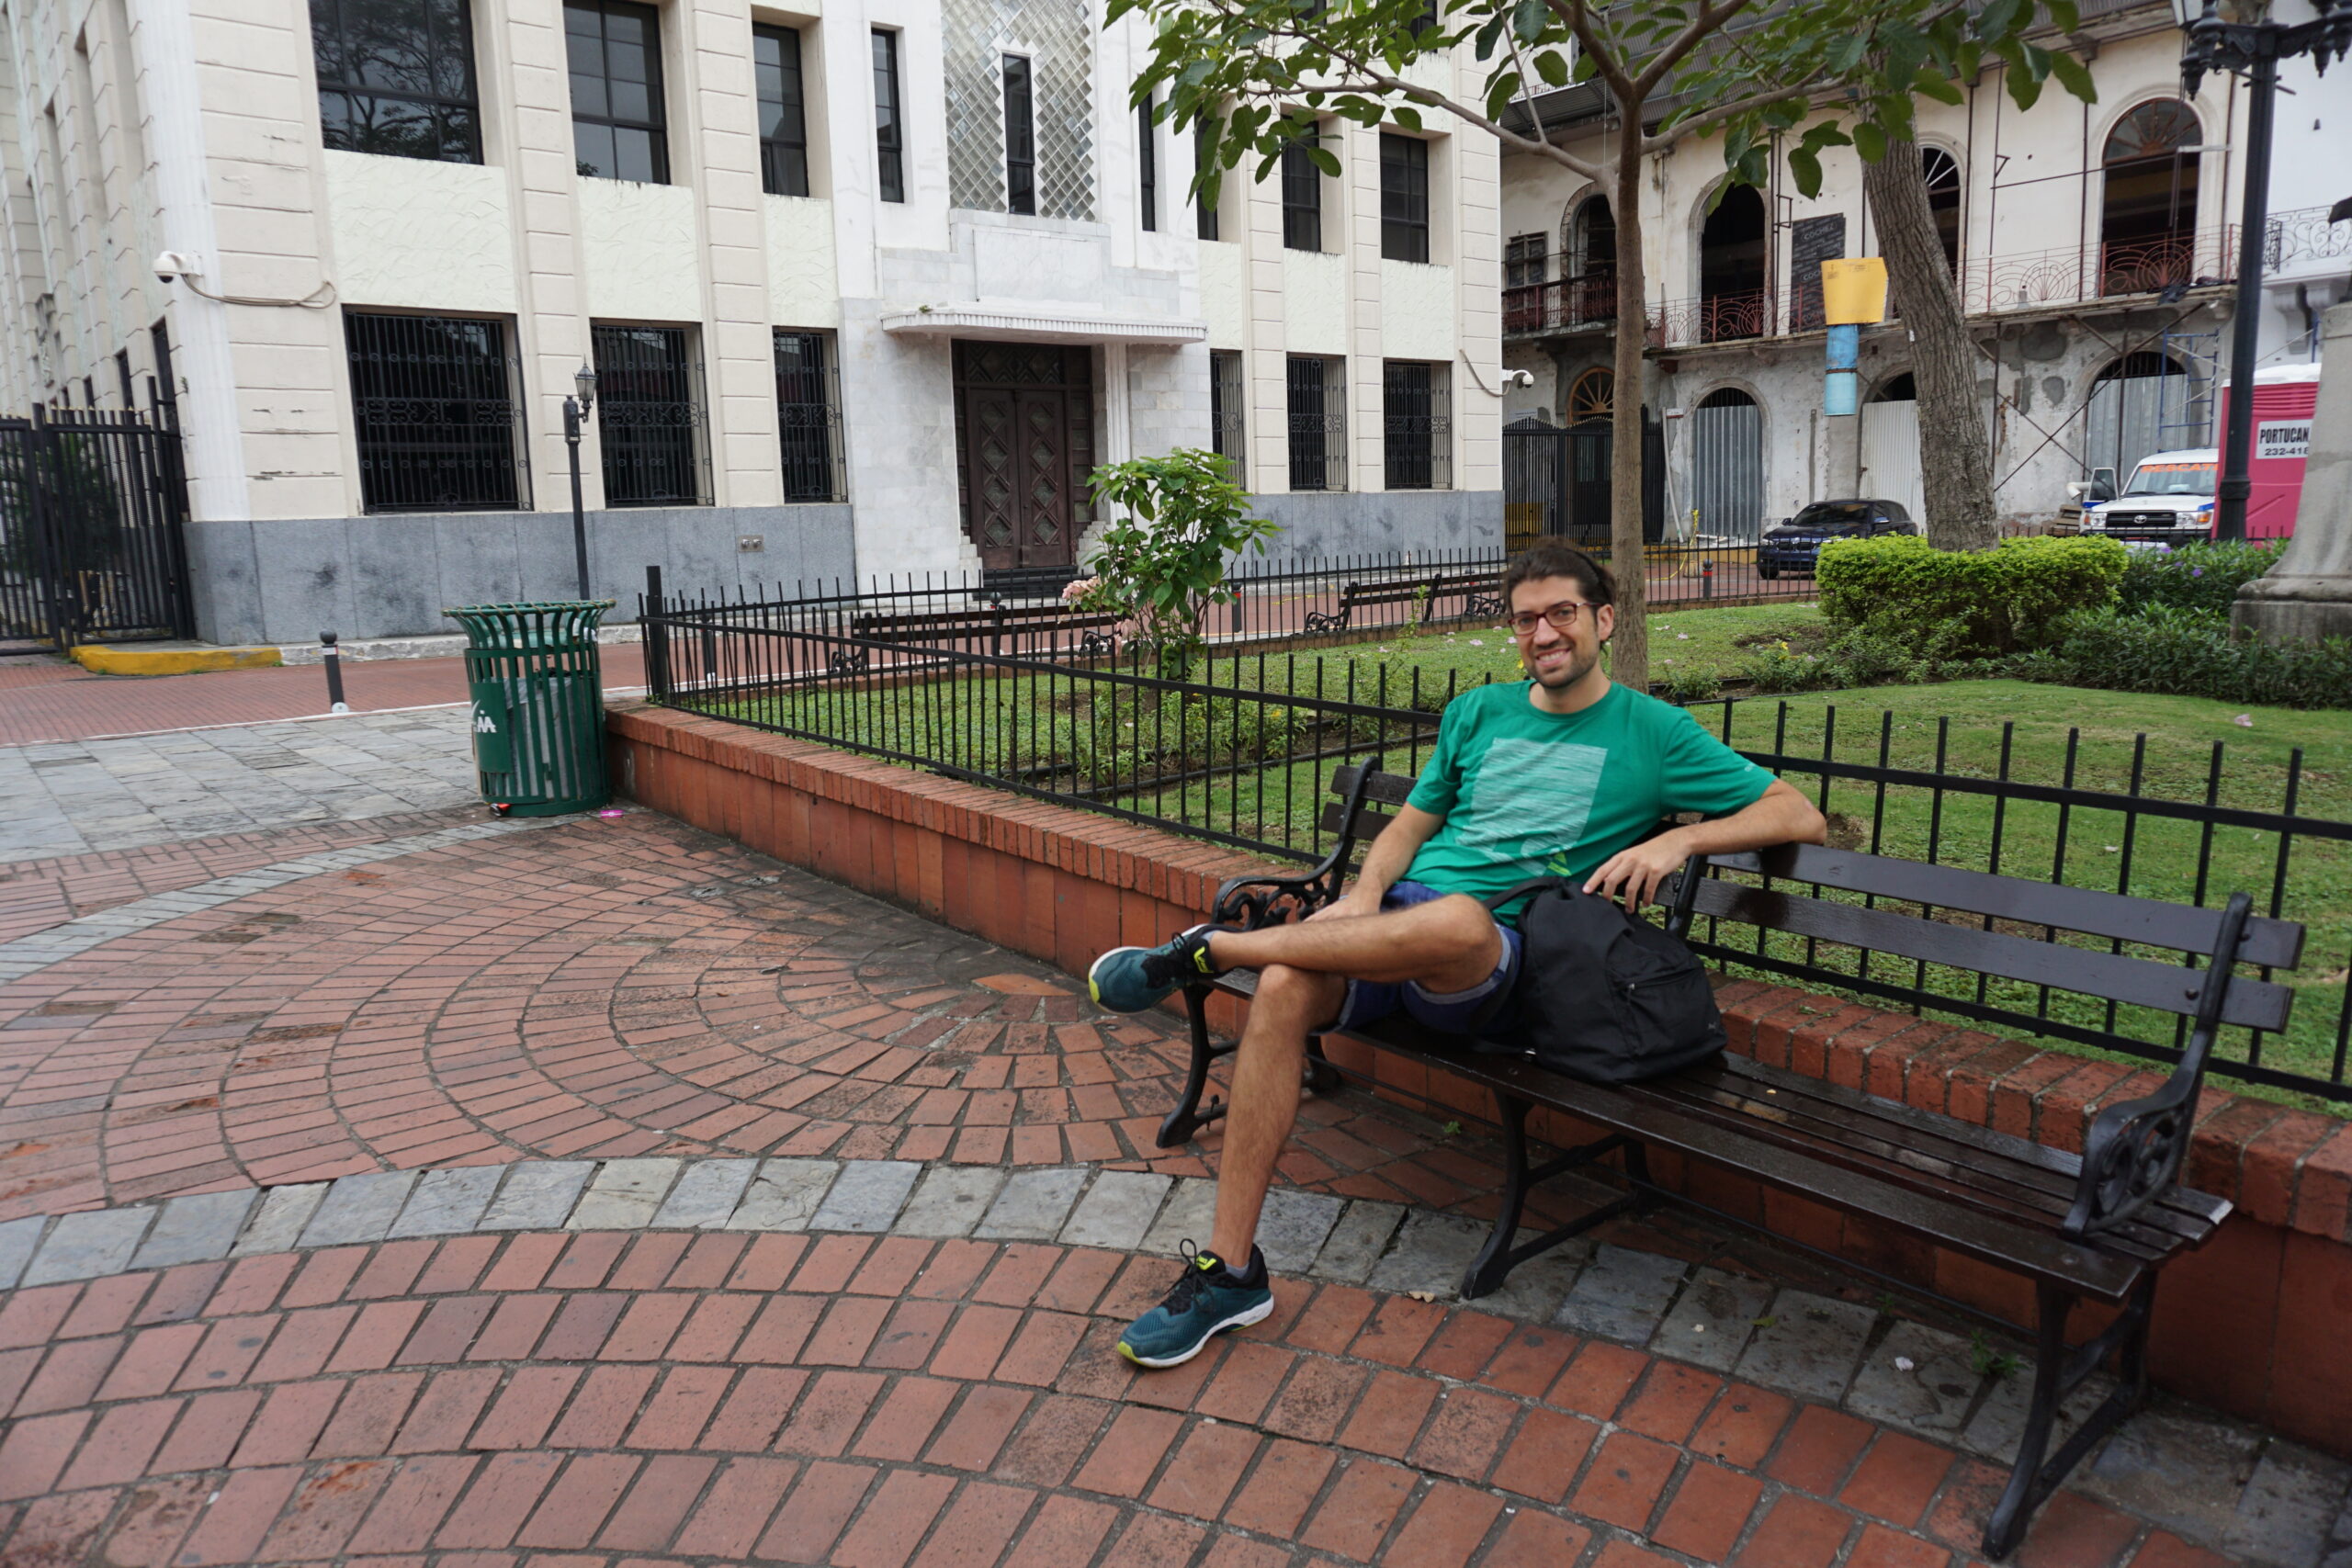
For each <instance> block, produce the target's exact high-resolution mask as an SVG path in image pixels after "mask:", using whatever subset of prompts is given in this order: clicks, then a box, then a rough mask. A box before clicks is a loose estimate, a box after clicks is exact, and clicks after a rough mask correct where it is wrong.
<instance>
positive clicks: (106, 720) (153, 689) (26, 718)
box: [0, 643, 645, 746]
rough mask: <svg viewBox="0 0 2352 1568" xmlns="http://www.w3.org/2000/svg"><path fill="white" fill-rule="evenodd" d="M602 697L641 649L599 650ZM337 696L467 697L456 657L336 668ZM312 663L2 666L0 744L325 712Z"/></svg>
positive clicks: (628, 678)
mask: <svg viewBox="0 0 2352 1568" xmlns="http://www.w3.org/2000/svg"><path fill="white" fill-rule="evenodd" d="M604 671H605V689H606V690H608V691H612V690H627V689H633V688H636V687H639V686H642V685H644V684H645V660H644V650H643V649H641V648H639V645H637V644H636V643H616V644H613V645H611V646H609V647H607V648H605V650H604ZM343 686H344V698H345V701H346V702H347V703H349V704H350V705H351V706H352V707H353V708H354V709H355V710H356V711H358V712H361V713H375V712H381V711H383V710H385V709H389V708H406V707H424V706H426V705H431V704H435V703H461V702H464V701H465V700H466V673H465V660H462V659H368V660H349V661H346V662H345V664H344V667H343ZM326 705H327V681H326V676H325V674H324V673H323V672H322V671H321V670H320V669H319V667H318V666H316V665H285V666H281V667H279V668H277V669H274V670H216V671H208V672H206V673H204V674H201V675H150V676H130V675H92V674H90V673H88V672H87V671H83V670H81V669H79V668H78V667H64V668H61V667H59V666H55V665H18V666H16V667H13V668H6V669H0V746H27V745H32V744H35V743H38V742H40V741H49V740H83V739H90V738H92V737H96V736H101V735H137V734H144V733H148V732H152V731H154V730H163V729H186V728H192V727H195V726H198V725H213V724H261V723H266V722H267V721H269V720H272V719H288V718H310V717H314V716H318V715H320V714H322V713H324V712H325V711H326Z"/></svg>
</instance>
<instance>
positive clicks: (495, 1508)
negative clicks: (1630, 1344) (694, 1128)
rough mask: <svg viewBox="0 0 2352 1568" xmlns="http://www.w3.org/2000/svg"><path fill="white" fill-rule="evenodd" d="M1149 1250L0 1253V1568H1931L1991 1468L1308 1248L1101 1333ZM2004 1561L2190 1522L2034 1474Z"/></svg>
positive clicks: (2051, 1562) (511, 1239)
mask: <svg viewBox="0 0 2352 1568" xmlns="http://www.w3.org/2000/svg"><path fill="white" fill-rule="evenodd" d="M1168 1268H1169V1265H1168V1263H1167V1262H1166V1260H1164V1259H1143V1258H1126V1257H1125V1256H1123V1255H1120V1254H1116V1253H1110V1252H1099V1251H1091V1250H1084V1249H1065V1248H1062V1247H1046V1246H1031V1245H1022V1244H1012V1245H999V1244H994V1243H986V1242H972V1241H946V1242H931V1241H922V1240H916V1239H912V1238H906V1237H888V1238H880V1239H876V1238H869V1237H863V1236H851V1235H828V1236H824V1237H821V1238H817V1237H807V1236H800V1235H761V1236H758V1237H756V1238H755V1237H752V1236H746V1235H725V1234H712V1235H697V1234H693V1233H684V1232H659V1233H642V1234H639V1235H631V1236H628V1237H626V1238H624V1237H622V1236H620V1235H615V1234H613V1233H595V1234H586V1235H566V1234H560V1233H559V1234H529V1235H514V1236H497V1235H479V1236H466V1237H459V1238H456V1239H452V1240H447V1241H439V1242H435V1241H404V1242H394V1243H388V1244H384V1245H381V1246H378V1247H346V1248H338V1249H334V1250H328V1251H321V1252H314V1253H310V1254H282V1255H271V1256H261V1257H254V1258H243V1259H240V1260H238V1261H236V1262H234V1263H229V1264H221V1263H214V1264H201V1265H192V1266H188V1267H184V1268H179V1269H170V1270H166V1271H163V1272H160V1273H155V1272H150V1273H144V1274H135V1275H126V1276H119V1277H115V1278H110V1279H106V1280H97V1281H94V1282H91V1283H88V1284H66V1285H55V1286H47V1287H40V1288H36V1289H28V1290H21V1291H17V1292H14V1293H13V1294H10V1295H5V1296H0V1410H6V1411H8V1412H9V1414H10V1417H11V1419H10V1424H9V1426H8V1427H7V1429H6V1436H5V1438H0V1562H7V1563H9V1564H12V1565H18V1564H21V1565H25V1568H30V1565H33V1564H51V1563H55V1564H63V1563H69V1562H71V1563H78V1562H93V1563H96V1562H105V1563H109V1564H122V1565H131V1564H156V1565H161V1564H165V1563H169V1564H187V1565H189V1568H198V1565H202V1564H211V1563H234V1562H266V1563H278V1562H286V1563H296V1562H304V1563H323V1562H342V1563H350V1564H358V1563H378V1564H384V1565H387V1568H389V1565H390V1564H394V1563H399V1564H410V1565H415V1568H424V1565H427V1564H435V1565H439V1568H526V1565H529V1568H589V1565H592V1564H594V1565H606V1568H623V1565H627V1564H638V1563H642V1564H652V1563H671V1562H697V1563H712V1562H746V1561H761V1562H811V1563H813V1562H831V1563H837V1564H842V1565H843V1568H905V1565H909V1564H911V1565H912V1568H991V1565H993V1564H997V1563H1000V1562H1001V1563H1004V1564H1006V1565H1007V1568H1012V1565H1015V1564H1021V1565H1028V1564H1035V1565H1038V1568H1064V1565H1084V1564H1087V1563H1090V1562H1099V1563H1101V1564H1102V1565H1103V1568H1114V1565H1116V1568H1126V1565H1136V1568H1144V1565H1150V1564H1164V1565H1168V1568H1184V1565H1187V1564H1197V1565H1198V1568H1288V1565H1296V1568H1317V1565H1323V1564H1332V1563H1340V1562H1384V1563H1395V1564H1398V1565H1400V1568H1402V1565H1405V1564H1411V1565H1414V1568H1454V1565H1463V1564H1472V1563H1476V1564H1479V1565H1481V1568H1572V1565H1579V1564H1581V1565H1585V1568H1659V1565H1668V1564H1688V1563H1718V1562H1730V1563H1736V1564H1758V1565H1761V1568H1816V1565H1825V1564H1831V1563H1843V1564H1847V1565H1848V1568H1895V1565H1900V1568H1958V1565H1960V1564H1964V1563H1968V1562H1972V1561H1973V1559H1972V1558H1971V1556H1970V1553H1971V1551H1973V1547H1974V1545H1975V1542H1976V1540H1977V1538H1978V1533H1979V1531H1980V1529H1981V1527H1982V1520H1983V1517H1984V1515H1985V1510H1986V1508H1987V1507H1988V1506H1989V1505H1990V1502H1991V1500H1992V1498H1993V1496H1994V1495H1995V1492H1996V1482H1997V1479H1998V1477H1997V1474H1996V1472H1994V1471H1992V1470H1991V1469H1989V1468H1988V1467H1986V1466H1985V1465H1984V1464H1982V1463H1980V1462H1978V1461H1974V1460H1972V1459H1969V1458H1966V1457H1963V1456H1961V1455H1957V1454H1954V1453H1952V1452H1951V1451H1949V1450H1943V1449H1939V1448H1936V1447H1933V1446H1931V1445H1928V1444H1924V1443H1921V1442H1918V1441H1917V1440H1916V1439H1913V1438H1905V1437H1902V1436H1899V1435H1896V1434H1893V1433H1888V1432H1883V1431H1880V1430H1878V1429H1875V1428H1873V1427H1870V1426H1869V1425H1868V1424H1867V1423H1862V1422H1859V1421H1855V1420H1854V1419H1852V1418H1851V1417H1849V1416H1841V1415H1838V1414H1837V1413H1835V1412H1832V1411H1827V1410H1823V1409H1819V1408H1815V1407H1812V1406H1806V1405H1802V1404H1792V1402H1791V1401H1789V1400H1787V1399H1785V1398H1783V1397H1781V1396H1780V1395H1778V1394H1773V1393H1767V1392H1765V1391H1763V1390H1760V1389H1756V1388H1752V1387H1747V1386H1745V1385H1742V1384H1739V1383H1736V1382H1724V1380H1723V1379H1721V1378H1718V1377H1716V1376H1714V1375H1713V1374H1711V1373H1707V1372H1702V1371H1698V1370H1696V1369H1694V1368H1690V1367H1686V1366H1680V1365H1678V1364H1675V1363H1671V1362H1668V1361H1663V1360H1660V1359H1655V1358H1652V1357H1648V1356H1645V1355H1644V1354H1642V1353H1640V1352H1638V1351H1634V1350H1630V1349H1626V1348H1623V1347H1621V1346H1614V1345H1605V1344H1601V1343H1600V1342H1590V1343H1580V1342H1579V1341H1578V1340H1577V1338H1576V1337H1574V1336H1573V1335H1570V1334H1567V1333H1566V1332H1563V1331H1559V1330H1555V1329H1548V1328H1531V1327H1527V1326H1524V1325H1517V1324H1512V1323H1509V1322H1506V1321H1504V1320H1502V1319H1498V1318H1493V1317H1488V1316H1486V1315H1484V1314H1479V1313H1476V1312H1472V1311H1468V1310H1457V1311H1453V1312H1443V1313H1442V1312H1440V1311H1438V1310H1437V1309H1435V1308H1424V1307H1421V1306H1420V1305H1419V1303H1411V1302H1408V1301H1400V1300H1384V1299H1382V1298H1380V1297H1376V1296H1373V1295H1368V1294H1366V1293H1365V1292H1360V1291H1356V1290H1352V1289H1350V1288H1347V1287H1344V1286H1339V1285H1326V1286H1323V1287H1322V1288H1320V1290H1317V1289H1315V1288H1313V1287H1311V1286H1309V1285H1305V1284H1295V1283H1292V1282H1289V1281H1284V1282H1283V1283H1281V1284H1279V1285H1278V1286H1277V1312H1276V1314H1275V1315H1274V1316H1273V1317H1272V1319H1270V1320H1269V1321H1268V1322H1267V1323H1266V1324H1265V1325H1261V1326H1260V1327H1258V1328H1255V1329H1251V1330H1249V1331H1246V1332H1245V1333H1244V1334H1242V1335H1240V1336H1238V1337H1232V1338H1229V1339H1227V1340H1226V1341H1223V1342H1221V1343H1220V1344H1218V1345H1217V1346H1216V1347H1215V1348H1213V1349H1212V1350H1211V1351H1210V1352H1208V1353H1206V1354H1204V1356H1202V1357H1201V1358H1200V1359H1197V1360H1196V1361H1194V1362H1193V1363H1192V1364H1190V1365H1188V1366H1186V1367H1183V1368H1182V1369H1179V1370H1176V1371H1170V1372H1164V1373H1157V1374H1146V1375H1142V1376H1136V1375H1134V1374H1132V1373H1131V1372H1130V1371H1129V1370H1128V1369H1127V1368H1126V1367H1125V1364H1124V1363H1122V1362H1120V1361H1119V1360H1118V1359H1116V1358H1115V1357H1114V1356H1113V1355H1112V1354H1111V1353H1110V1350H1109V1346H1110V1343H1111V1341H1112V1339H1113V1338H1114V1337H1115V1335H1116V1333H1117V1331H1118V1326H1119V1325H1120V1324H1121V1323H1122V1322H1123V1321H1124V1320H1125V1318H1127V1317H1128V1316H1129V1315H1131V1314H1133V1313H1134V1312H1136V1310H1137V1309H1138V1308H1139V1307H1141V1306H1142V1305H1144V1304H1146V1303H1148V1302H1150V1301H1151V1300H1153V1299H1155V1298H1156V1297H1157V1295H1158V1294H1159V1291H1160V1289H1161V1288H1162V1287H1163V1286H1164V1285H1165V1284H1166V1282H1167V1273H1168ZM1399 1314H1405V1315H1409V1316H1411V1317H1412V1318H1413V1319H1414V1323H1415V1331H1414V1333H1413V1334H1412V1335H1410V1336H1407V1337H1406V1339H1407V1340H1408V1342H1407V1343H1403V1344H1401V1345H1400V1343H1399V1336H1398V1334H1397V1324H1396V1322H1395V1319H1396V1318H1397V1316H1398V1315H1399ZM1357 1325H1363V1326H1362V1327H1361V1328H1359V1327H1358V1326H1357ZM1601 1363H1605V1365H1601ZM1668 1410H1670V1411H1671V1412H1672V1415H1671V1416H1670V1418H1668V1417H1665V1416H1662V1412H1665V1411H1668ZM1662 1419H1663V1420H1665V1422H1666V1424H1665V1426H1664V1427H1661V1425H1660V1422H1661V1420H1662ZM1833 1426H1834V1427H1836V1431H1835V1432H1834V1433H1832V1434H1831V1437H1833V1438H1835V1440H1834V1441H1827V1440H1825V1438H1824V1437H1823V1434H1822V1430H1821V1429H1822V1428H1825V1427H1833ZM2223 1561H2224V1560H2223V1559H2222V1558H2220V1557H2216V1556H2213V1555H2211V1554H2210V1553H2206V1552H2202V1551H2197V1550H2194V1549H2191V1548H2189V1547H2187V1546H2185V1545H2183V1544H2182V1543H2181V1542H2179V1541H2177V1540H2175V1539H2174V1538H2172V1537H2171V1536H2169V1535H2166V1534H2165V1533H2164V1532H2163V1531H2161V1530H2153V1529H2150V1528H2149V1527H2148V1526H2147V1525H2146V1524H2145V1523H2144V1522H2143V1521H2142V1520H2140V1519H2138V1518H2134V1517H2131V1516H2129V1515H2126V1514H2121V1513H2118V1512H2116V1511H2114V1510H2112V1509H2110V1508H2108V1507H2106V1506H2102V1505H2100V1504H2098V1503H2095V1502H2093V1501H2091V1500H2089V1499H2088V1498H2086V1497H2084V1496H2081V1495H2076V1494H2072V1493H2068V1494H2063V1495H2061V1496H2060V1497H2059V1498H2058V1499H2057V1500H2055V1501H2054V1502H2053V1503H2052V1506H2050V1508H2049V1509H2048V1510H2046V1512H2045V1513H2044V1515H2043V1517H2042V1519H2041V1522H2040V1523H2039V1524H2038V1525H2037V1528H2036V1529H2035V1530H2034V1532H2033V1534H2032V1536H2031V1537H2030V1539H2029V1541H2028V1543H2027V1546H2026V1548H2025V1549H2024V1551H2023V1552H2022V1553H2021V1554H2020V1556H2019V1557H2018V1562H2020V1563H2021V1564H2025V1565H2028V1568H2100V1565H2117V1568H2120V1565H2122V1564H2127V1563H2128V1564H2135V1565H2137V1568H2160V1565H2167V1568H2168V1565H2183V1568H2186V1565H2191V1564H2205V1565H2211V1568H2220V1565H2221V1564H2222V1563H2223Z"/></svg>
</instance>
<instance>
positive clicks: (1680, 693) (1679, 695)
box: [1650, 663, 1724, 705]
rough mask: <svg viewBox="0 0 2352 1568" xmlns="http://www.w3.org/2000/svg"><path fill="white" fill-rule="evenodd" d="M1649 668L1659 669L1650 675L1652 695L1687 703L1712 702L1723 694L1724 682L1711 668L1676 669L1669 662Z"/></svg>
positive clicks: (1673, 701) (1670, 700)
mask: <svg viewBox="0 0 2352 1568" xmlns="http://www.w3.org/2000/svg"><path fill="white" fill-rule="evenodd" d="M1651 668H1652V669H1654V670H1658V671H1661V672H1660V673H1658V674H1656V675H1654V676H1652V677H1651V680H1650V694H1651V695H1652V696H1657V697H1664V698H1665V699H1666V700H1667V701H1668V702H1669V703H1681V704H1684V705H1689V704H1691V703H1704V702H1712V701H1713V700H1714V699H1715V698H1716V697H1719V696H1721V695H1723V689H1724V683H1723V682H1722V680H1721V679H1719V678H1718V677H1717V676H1716V674H1715V672H1714V671H1712V670H1700V669H1681V670H1678V669H1676V668H1675V667H1674V666H1673V665H1672V664H1671V663H1661V664H1655V665H1653V666H1652V667H1651Z"/></svg>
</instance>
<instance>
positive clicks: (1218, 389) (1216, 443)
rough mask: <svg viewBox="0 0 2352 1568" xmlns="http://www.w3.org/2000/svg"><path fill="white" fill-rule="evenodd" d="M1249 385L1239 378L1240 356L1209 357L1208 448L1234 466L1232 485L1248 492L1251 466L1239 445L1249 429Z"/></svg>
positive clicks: (1221, 352)
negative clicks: (1246, 419) (1245, 413)
mask: <svg viewBox="0 0 2352 1568" xmlns="http://www.w3.org/2000/svg"><path fill="white" fill-rule="evenodd" d="M1249 406H1250V390H1249V383H1248V382H1246V381H1244V380H1243V379H1242V378H1241V355H1239V354H1238V353H1234V352H1231V351H1229V350H1225V349H1216V350H1212V351H1211V352H1210V354H1209V449H1210V450H1211V451H1213V452H1215V453H1216V455H1217V456H1218V457H1222V458H1224V459H1225V460H1226V461H1227V463H1229V464H1231V465H1232V466H1233V476H1232V477H1233V482H1234V483H1235V484H1238V485H1240V486H1242V487H1243V488H1244V489H1247V488H1248V486H1249V483H1250V465H1249V460H1248V458H1247V457H1244V456H1243V446H1242V442H1243V440H1244V438H1245V437H1246V435H1247V434H1248V426H1247V424H1246V423H1245V422H1244V421H1243V419H1242V411H1243V410H1244V409H1246V408H1248V407H1249Z"/></svg>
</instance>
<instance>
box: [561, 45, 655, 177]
mask: <svg viewBox="0 0 2352 1568" xmlns="http://www.w3.org/2000/svg"><path fill="white" fill-rule="evenodd" d="M563 30H564V41H565V44H566V46H567V47H568V49H569V51H570V53H571V154H572V157H573V158H574V159H576V160H577V161H578V163H579V166H580V173H581V175H582V177H583V178H589V179H602V180H636V181H639V182H640V183H642V184H646V185H657V186H658V185H667V184H668V183H669V181H670V139H669V137H668V135H667V134H666V133H665V132H664V131H663V130H662V22H661V17H660V16H659V15H658V14H657V13H656V12H655V11H654V9H653V7H652V6H639V5H634V4H632V3H631V0H564V6H563Z"/></svg>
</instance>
